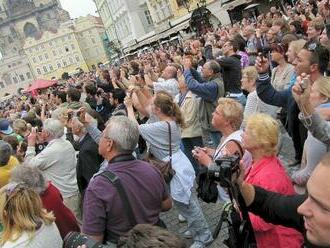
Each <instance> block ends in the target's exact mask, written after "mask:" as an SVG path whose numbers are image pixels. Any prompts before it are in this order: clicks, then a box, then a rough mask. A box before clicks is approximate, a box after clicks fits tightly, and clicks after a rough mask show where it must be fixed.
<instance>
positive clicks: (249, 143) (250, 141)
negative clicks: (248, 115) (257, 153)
mask: <svg viewBox="0 0 330 248" xmlns="http://www.w3.org/2000/svg"><path fill="white" fill-rule="evenodd" d="M242 144H243V148H244V149H246V150H248V151H249V152H251V153H252V152H253V150H254V149H255V148H256V144H255V138H254V137H253V136H252V134H251V129H250V127H249V126H247V127H246V128H245V129H244V132H243V134H242Z"/></svg>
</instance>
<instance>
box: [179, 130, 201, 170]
mask: <svg viewBox="0 0 330 248" xmlns="http://www.w3.org/2000/svg"><path fill="white" fill-rule="evenodd" d="M181 141H182V145H183V152H184V154H185V155H186V156H187V157H188V159H189V160H190V162H191V164H192V166H193V167H194V170H195V174H196V175H197V174H198V172H199V164H198V162H197V161H196V159H195V158H194V157H193V155H192V152H191V151H192V150H193V149H194V147H195V146H199V147H203V138H202V136H200V137H192V138H182V139H181Z"/></svg>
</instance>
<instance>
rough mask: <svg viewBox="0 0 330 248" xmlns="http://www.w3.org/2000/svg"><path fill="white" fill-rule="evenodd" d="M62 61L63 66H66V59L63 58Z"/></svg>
mask: <svg viewBox="0 0 330 248" xmlns="http://www.w3.org/2000/svg"><path fill="white" fill-rule="evenodd" d="M62 62H63V66H64V67H66V66H67V65H68V63H67V62H66V60H65V59H63V60H62Z"/></svg>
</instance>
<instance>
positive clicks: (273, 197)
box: [248, 186, 318, 248]
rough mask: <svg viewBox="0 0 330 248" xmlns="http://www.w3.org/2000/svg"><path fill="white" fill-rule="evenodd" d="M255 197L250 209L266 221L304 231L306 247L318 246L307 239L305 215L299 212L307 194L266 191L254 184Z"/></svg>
mask: <svg viewBox="0 0 330 248" xmlns="http://www.w3.org/2000/svg"><path fill="white" fill-rule="evenodd" d="M254 189H255V197H254V201H253V203H252V204H251V205H250V206H249V207H248V211H250V212H252V213H254V214H256V215H258V216H260V217H261V218H263V219H264V220H265V221H267V222H269V223H272V224H275V225H282V226H285V227H291V228H294V229H296V230H297V231H299V232H300V233H302V234H303V235H304V237H305V241H306V242H305V247H308V248H318V246H315V245H312V244H310V243H308V241H307V240H306V230H305V227H304V219H303V216H302V215H300V214H298V212H297V209H298V207H299V206H300V205H301V204H302V203H303V202H304V201H305V200H306V198H307V195H293V196H284V195H281V194H278V193H274V192H270V191H266V190H264V189H262V188H260V187H257V186H254Z"/></svg>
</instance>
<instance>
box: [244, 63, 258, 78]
mask: <svg viewBox="0 0 330 248" xmlns="http://www.w3.org/2000/svg"><path fill="white" fill-rule="evenodd" d="M243 74H246V76H247V77H248V79H250V80H253V81H256V80H257V78H258V72H257V69H256V67H255V66H248V67H245V68H244V69H243V70H242V75H243Z"/></svg>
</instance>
